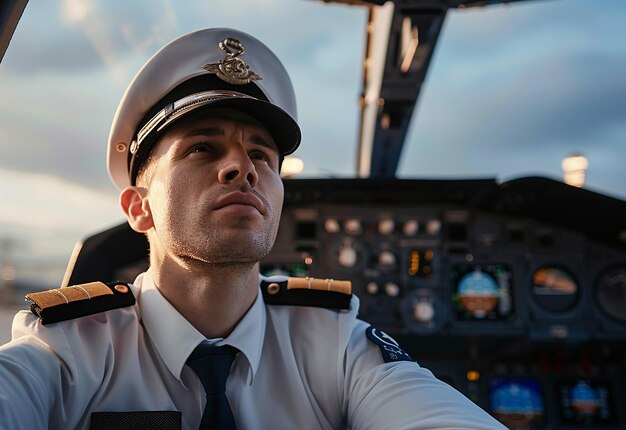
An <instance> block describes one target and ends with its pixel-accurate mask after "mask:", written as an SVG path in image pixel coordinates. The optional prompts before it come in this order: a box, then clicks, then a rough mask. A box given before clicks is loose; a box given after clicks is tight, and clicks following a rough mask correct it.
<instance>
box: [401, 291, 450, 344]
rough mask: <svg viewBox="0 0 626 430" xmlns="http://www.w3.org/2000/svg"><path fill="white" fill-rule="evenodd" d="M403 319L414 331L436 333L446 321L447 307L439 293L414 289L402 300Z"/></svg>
mask: <svg viewBox="0 0 626 430" xmlns="http://www.w3.org/2000/svg"><path fill="white" fill-rule="evenodd" d="M401 309H402V319H403V320H404V323H405V325H406V327H407V328H408V329H409V330H410V331H411V332H414V333H421V334H427V333H435V332H436V331H438V330H439V329H440V328H441V326H442V325H443V323H444V321H445V308H444V306H443V303H442V301H441V299H440V297H439V296H438V295H436V294H435V293H433V291H431V290H428V289H418V290H416V291H412V292H411V293H409V294H408V295H407V297H406V298H405V299H404V300H403V301H402V304H401Z"/></svg>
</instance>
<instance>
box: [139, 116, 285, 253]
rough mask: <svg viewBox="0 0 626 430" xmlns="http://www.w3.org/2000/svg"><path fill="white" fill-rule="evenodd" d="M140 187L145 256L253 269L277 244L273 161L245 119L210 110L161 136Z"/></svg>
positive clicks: (278, 189)
mask: <svg viewBox="0 0 626 430" xmlns="http://www.w3.org/2000/svg"><path fill="white" fill-rule="evenodd" d="M149 163H151V164H150V165H149V166H148V168H147V170H146V172H145V173H144V174H143V176H144V177H142V178H141V180H140V181H139V183H140V184H141V185H145V188H146V190H145V198H146V199H147V203H148V205H149V208H150V213H151V217H152V224H153V228H152V229H151V230H150V231H148V237H149V239H150V243H151V252H152V253H153V254H154V253H155V251H156V249H157V248H160V249H161V250H162V252H159V253H157V255H159V254H160V255H161V256H162V257H163V258H168V256H169V257H173V258H180V259H183V260H184V261H187V262H189V263H192V262H194V261H197V262H206V263H219V264H224V263H225V264H228V263H243V262H249V263H254V262H257V261H259V260H260V259H262V258H263V257H264V256H266V255H267V254H268V253H269V252H270V250H271V248H272V246H273V244H274V240H275V239H276V234H277V231H278V224H279V220H280V212H281V208H282V202H283V194H284V191H283V184H282V181H281V179H280V174H279V154H278V150H277V148H276V144H275V142H274V140H273V139H272V137H271V135H270V134H269V133H268V131H267V130H266V129H265V128H264V127H263V126H262V125H261V124H259V123H258V122H256V121H255V120H254V119H252V118H251V117H249V116H247V115H245V114H243V113H239V112H236V111H232V110H224V109H222V110H212V111H205V112H201V113H200V114H194V115H191V116H190V117H189V118H183V119H181V120H180V121H178V122H177V123H175V124H174V125H172V126H171V127H170V128H169V129H167V130H166V131H165V133H164V134H163V136H162V137H161V138H160V139H159V141H158V142H157V144H156V147H155V148H154V149H153V153H152V159H151V161H149Z"/></svg>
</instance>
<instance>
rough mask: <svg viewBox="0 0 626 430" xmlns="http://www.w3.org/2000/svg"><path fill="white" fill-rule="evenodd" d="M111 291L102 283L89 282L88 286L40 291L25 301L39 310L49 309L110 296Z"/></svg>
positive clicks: (28, 295) (31, 294)
mask: <svg viewBox="0 0 626 430" xmlns="http://www.w3.org/2000/svg"><path fill="white" fill-rule="evenodd" d="M112 294H113V291H111V289H110V288H109V287H107V286H106V284H104V283H103V282H90V283H88V284H81V285H74V286H71V287H61V288H57V289H54V290H48V291H41V292H38V293H30V294H27V295H26V297H25V298H26V300H30V301H32V302H34V303H35V304H36V305H37V306H39V307H40V308H41V309H46V308H50V307H52V306H58V305H63V304H68V303H71V302H76V301H79V300H88V299H92V298H94V297H100V296H106V295H112Z"/></svg>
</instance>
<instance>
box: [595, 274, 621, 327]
mask: <svg viewBox="0 0 626 430" xmlns="http://www.w3.org/2000/svg"><path fill="white" fill-rule="evenodd" d="M596 298H597V300H598V304H599V305H600V308H601V309H602V310H603V311H604V312H606V313H607V314H608V315H609V316H610V317H612V318H615V319H616V320H618V321H620V322H626V267H614V268H612V269H609V270H607V271H605V272H604V273H603V274H602V276H601V277H600V279H599V280H598V283H597V284H596Z"/></svg>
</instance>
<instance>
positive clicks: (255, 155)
mask: <svg viewBox="0 0 626 430" xmlns="http://www.w3.org/2000/svg"><path fill="white" fill-rule="evenodd" d="M250 158H252V159H253V160H263V161H269V159H270V157H269V156H268V155H267V154H266V153H265V152H263V151H252V152H251V153H250Z"/></svg>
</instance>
